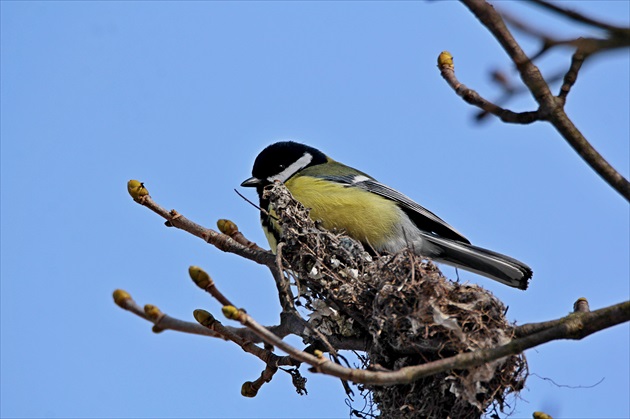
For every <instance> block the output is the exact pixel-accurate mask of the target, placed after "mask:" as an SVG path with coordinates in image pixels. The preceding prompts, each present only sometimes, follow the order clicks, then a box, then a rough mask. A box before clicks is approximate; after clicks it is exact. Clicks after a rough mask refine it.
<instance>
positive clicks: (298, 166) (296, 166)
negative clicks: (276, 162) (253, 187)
mask: <svg viewBox="0 0 630 419" xmlns="http://www.w3.org/2000/svg"><path fill="white" fill-rule="evenodd" d="M312 160H313V156H312V155H311V154H310V153H304V155H303V156H302V157H300V158H299V159H297V160H296V161H295V162H293V163H291V165H290V166H289V167H287V168H286V169H284V170H283V171H282V172H280V173H278V174H277V175H273V176H269V177H268V178H267V180H268V181H269V182H272V183H273V182H274V181H276V180H279V181H280V182H282V183H284V182H286V180H287V179H289V178H290V177H291V176H293V175H294V174H296V173H297V172H299V171H300V170H302V169H304V168H305V167H306V166H308V165H309V164H310V163H311V161H312Z"/></svg>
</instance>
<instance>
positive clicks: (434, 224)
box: [318, 175, 470, 243]
mask: <svg viewBox="0 0 630 419" xmlns="http://www.w3.org/2000/svg"><path fill="white" fill-rule="evenodd" d="M318 177H321V178H323V179H326V180H329V181H331V182H337V183H341V184H344V185H347V186H348V187H355V188H361V189H364V190H366V191H368V192H372V193H374V194H377V195H380V196H382V197H384V198H387V199H391V200H392V201H394V202H396V203H397V204H398V205H399V206H400V208H401V209H402V210H403V211H404V212H405V213H406V214H407V215H408V216H409V218H411V220H412V221H413V222H414V224H415V225H416V227H418V228H419V229H420V230H423V231H426V232H429V233H433V234H435V235H437V236H440V237H445V238H448V239H451V240H457V241H461V242H464V243H470V241H469V240H468V239H467V238H466V237H464V236H463V235H462V234H461V233H460V232H459V231H457V230H455V229H454V228H453V227H451V226H450V225H449V224H448V223H446V222H445V221H444V220H442V219H441V218H440V217H438V216H437V215H435V214H433V213H432V212H431V211H429V210H428V209H426V208H424V207H423V206H421V205H420V204H418V203H417V202H414V201H413V200H412V199H411V198H409V197H407V196H405V195H403V194H401V193H400V192H398V191H397V190H395V189H392V188H390V187H389V186H387V185H383V184H382V183H380V182H378V181H376V180H374V179H372V178H370V177H368V176H363V175H332V176H318Z"/></svg>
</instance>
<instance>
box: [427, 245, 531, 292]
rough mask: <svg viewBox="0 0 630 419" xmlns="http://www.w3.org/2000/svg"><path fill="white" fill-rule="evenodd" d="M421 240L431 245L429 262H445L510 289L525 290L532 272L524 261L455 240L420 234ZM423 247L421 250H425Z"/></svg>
mask: <svg viewBox="0 0 630 419" xmlns="http://www.w3.org/2000/svg"><path fill="white" fill-rule="evenodd" d="M423 240H424V241H425V245H424V246H426V242H429V243H430V244H431V245H433V246H430V247H431V252H430V253H432V254H431V255H428V256H430V257H431V259H433V260H435V261H436V262H442V263H446V264H447V265H452V266H455V267H457V268H461V269H464V270H467V271H470V272H474V273H476V274H479V275H483V276H485V277H487V278H490V279H494V280H495V281H499V282H501V283H503V284H505V285H509V286H510V287H514V288H518V289H521V290H524V289H527V285H528V283H529V279H530V278H531V277H532V275H533V272H532V270H531V268H530V267H529V266H527V265H525V264H524V263H523V262H519V261H518V260H516V259H513V258H511V257H509V256H505V255H502V254H500V253H496V252H493V251H491V250H488V249H484V248H481V247H477V246H473V245H470V244H467V243H462V242H458V241H455V240H450V239H445V238H442V237H436V236H431V235H423ZM424 246H423V247H424Z"/></svg>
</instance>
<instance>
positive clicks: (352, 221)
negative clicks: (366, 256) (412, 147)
mask: <svg viewBox="0 0 630 419" xmlns="http://www.w3.org/2000/svg"><path fill="white" fill-rule="evenodd" d="M285 185H286V187H287V188H288V189H289V191H291V194H292V195H293V197H294V198H295V199H297V200H298V201H300V202H301V203H302V204H303V205H304V206H305V207H307V208H310V209H311V218H312V219H313V220H317V221H321V223H322V226H323V227H324V228H326V229H328V230H333V229H337V230H343V231H345V232H346V234H348V235H349V236H350V237H352V238H354V239H356V240H359V241H361V242H363V243H369V244H370V245H372V246H374V247H375V248H377V249H378V248H379V247H380V245H381V244H382V243H384V242H386V241H388V240H390V239H391V238H392V237H393V236H394V235H396V234H397V233H398V231H399V228H397V225H399V223H400V220H401V217H402V211H401V210H400V208H399V207H398V206H397V205H396V204H395V203H394V202H392V201H390V200H388V199H386V198H383V197H381V196H378V195H375V194H373V193H371V192H367V191H364V190H362V189H359V188H354V187H345V186H343V185H340V184H336V183H332V182H327V181H324V180H321V179H318V178H314V177H310V176H299V177H296V178H292V179H289V180H288V181H287V182H286V183H285Z"/></svg>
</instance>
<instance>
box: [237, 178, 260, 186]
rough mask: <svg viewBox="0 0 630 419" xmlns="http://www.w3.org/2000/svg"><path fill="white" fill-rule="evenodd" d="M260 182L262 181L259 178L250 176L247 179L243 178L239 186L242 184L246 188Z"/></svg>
mask: <svg viewBox="0 0 630 419" xmlns="http://www.w3.org/2000/svg"><path fill="white" fill-rule="evenodd" d="M261 183H262V182H261V181H260V179H258V178H257V177H253V176H252V177H250V178H249V179H247V180H245V181H244V182H243V183H241V186H244V187H246V188H253V187H255V186H258V185H260V184H261Z"/></svg>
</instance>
